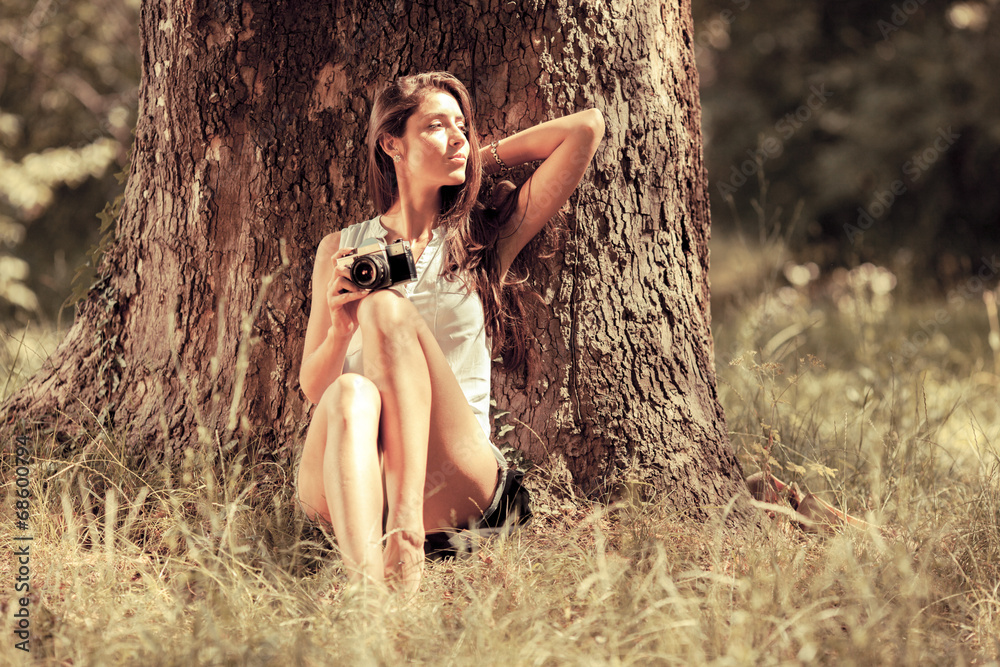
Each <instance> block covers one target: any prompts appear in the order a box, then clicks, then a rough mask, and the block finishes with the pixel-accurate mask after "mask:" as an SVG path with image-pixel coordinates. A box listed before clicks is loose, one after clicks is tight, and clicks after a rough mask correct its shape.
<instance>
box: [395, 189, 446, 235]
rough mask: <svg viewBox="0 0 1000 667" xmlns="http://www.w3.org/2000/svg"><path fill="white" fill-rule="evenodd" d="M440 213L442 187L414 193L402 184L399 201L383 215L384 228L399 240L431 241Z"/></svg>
mask: <svg viewBox="0 0 1000 667" xmlns="http://www.w3.org/2000/svg"><path fill="white" fill-rule="evenodd" d="M440 212H441V188H440V187H436V188H434V189H431V190H424V191H422V192H413V191H411V190H410V189H409V188H406V187H405V186H404V184H402V183H401V184H400V189H399V199H397V200H396V201H395V203H393V205H392V206H390V207H389V210H388V211H386V212H385V213H384V214H383V215H382V221H383V226H384V227H385V228H386V229H388V230H389V231H390V232H392V233H393V234H394V235H395V236H397V237H398V238H401V239H404V240H406V241H409V242H411V243H417V242H420V243H423V242H426V241H429V240H430V237H431V230H432V229H434V227H435V226H436V225H437V222H438V216H439V214H440ZM387 218H388V219H387ZM393 240H395V239H393Z"/></svg>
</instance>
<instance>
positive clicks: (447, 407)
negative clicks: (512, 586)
mask: <svg viewBox="0 0 1000 667" xmlns="http://www.w3.org/2000/svg"><path fill="white" fill-rule="evenodd" d="M603 134H604V121H603V117H602V116H601V113H600V112H599V111H598V110H596V109H590V110H588V111H583V112H580V113H577V114H573V115H571V116H567V117H564V118H559V119H556V120H552V121H548V122H545V123H542V124H540V125H538V126H536V127H533V128H530V129H528V130H525V131H523V132H519V133H517V134H515V135H513V136H511V137H507V138H504V139H502V140H500V141H499V142H497V141H494V142H493V143H492V144H491V145H490V146H488V147H483V148H482V149H481V148H480V147H479V142H478V139H477V136H476V133H475V128H474V124H473V110H472V107H471V103H470V98H469V94H468V91H467V90H466V89H465V87H464V86H463V85H462V84H461V82H459V81H458V79H456V78H455V77H453V76H452V75H450V74H447V73H444V72H431V73H426V74H419V75H414V76H409V77H403V78H402V79H399V80H398V81H396V82H395V83H393V84H390V85H389V86H388V87H387V88H386V89H385V90H384V91H382V93H381V94H380V95H379V96H378V98H377V99H376V102H375V105H374V108H373V109H372V116H371V122H370V126H369V131H368V161H369V170H368V171H369V191H370V193H371V194H372V197H373V199H374V203H375V208H376V210H377V211H378V213H379V215H378V216H377V217H376V218H374V219H372V220H368V221H365V222H361V223H357V224H354V225H351V226H350V227H347V228H346V229H344V230H342V231H340V232H335V233H333V234H330V235H328V236H326V237H325V238H324V239H323V240H322V242H321V243H320V245H319V248H318V250H317V253H316V263H315V267H314V270H313V295H312V308H311V312H310V315H309V324H308V327H307V331H306V340H305V349H304V352H303V360H302V367H301V371H300V376H299V379H300V384H301V386H302V389H303V391H304V392H305V394H306V397H307V398H308V399H309V400H310V401H312V402H313V403H315V404H316V409H315V412H314V414H313V419H312V423H311V424H310V426H309V432H308V435H307V437H306V443H305V447H304V449H303V453H302V460H301V463H300V467H299V476H298V497H299V502H300V503H301V505H302V507H303V509H304V510H305V511H306V513H307V514H308V516H309V517H310V518H317V517H318V518H321V519H322V520H325V521H327V522H329V523H331V524H332V525H333V530H334V534H335V536H336V538H337V542H338V544H339V546H340V549H341V553H342V554H343V558H344V563H345V566H346V567H347V568H348V571H349V572H351V573H352V575H353V578H355V579H365V578H366V579H368V580H370V581H372V582H375V583H379V584H381V583H382V582H385V581H387V582H388V583H389V585H391V586H392V587H394V588H402V589H405V590H406V591H410V592H412V591H416V590H417V588H418V587H419V583H420V577H421V575H422V572H423V560H424V550H423V544H424V539H425V535H427V534H430V533H437V532H439V531H444V530H448V529H453V528H455V527H462V526H464V525H466V524H467V522H468V521H469V520H470V519H476V518H479V517H483V516H484V513H485V514H489V513H490V512H491V511H493V510H495V509H496V506H497V503H498V502H499V500H500V498H499V496H500V495H502V492H503V487H504V484H503V482H504V478H505V474H506V468H507V467H506V462H505V461H504V459H503V456H502V455H501V454H500V452H499V450H497V449H496V447H495V446H494V445H493V444H492V443H491V442H490V440H489V433H490V424H489V417H488V414H489V379H490V369H489V365H490V359H491V358H492V356H493V354H492V352H494V351H495V349H500V350H503V351H506V352H507V353H508V354H507V356H508V358H514V359H516V360H518V361H523V359H524V356H525V351H526V348H527V342H526V341H527V339H526V337H525V336H524V335H523V329H522V331H521V332H520V333H519V332H518V331H517V327H516V325H517V324H518V323H517V322H512V321H510V318H511V315H510V311H511V308H510V307H508V306H513V310H514V311H515V314H516V311H517V310H518V309H519V301H518V300H517V299H516V298H515V299H513V300H512V299H511V298H510V287H509V286H507V285H505V282H504V277H505V276H506V274H507V272H508V270H509V269H510V267H511V265H512V263H514V262H515V258H517V256H518V253H519V252H520V251H521V249H522V248H523V247H524V246H525V245H526V244H527V243H528V242H529V241H530V240H531V239H532V238H533V237H534V236H535V235H536V234H537V233H538V232H539V231H540V230H541V229H542V228H543V227H544V226H545V225H546V223H547V222H548V221H549V220H550V219H551V218H552V217H553V216H554V215H555V214H556V213H557V212H558V211H559V209H560V208H561V207H562V205H563V204H564V203H565V202H566V200H567V199H568V197H569V196H570V194H571V193H572V192H573V190H574V189H575V188H576V186H577V184H578V183H579V182H580V179H581V177H582V176H583V174H584V172H585V171H586V169H587V166H588V164H589V163H590V160H591V159H592V158H593V155H594V153H595V152H596V150H597V145H598V144H599V142H600V140H601V138H602V137H603ZM534 160H544V162H542V164H541V165H540V166H539V167H538V168H537V169H536V170H535V172H534V173H533V174H532V175H531V177H530V178H529V179H528V181H527V182H526V183H525V184H524V185H522V186H521V187H520V188H518V189H516V190H513V192H512V193H511V194H510V197H509V200H508V205H507V206H500V207H498V208H499V210H484V209H483V207H482V206H481V205H478V204H477V198H478V195H479V186H480V180H481V174H482V172H483V170H485V171H486V173H490V174H491V173H495V172H496V171H498V170H501V169H505V168H507V166H508V165H509V166H515V165H519V164H523V163H526V162H531V161H534ZM372 237H374V238H378V239H379V240H381V241H383V242H385V243H391V242H393V241H395V240H397V239H404V240H406V241H409V242H410V244H411V248H412V252H413V258H414V261H415V263H416V268H417V279H416V281H413V282H409V283H402V284H400V285H397V286H394V287H392V288H389V289H380V290H374V291H365V290H362V289H359V288H358V287H357V286H356V285H355V284H354V283H352V282H351V281H350V280H349V272H348V269H347V268H346V267H340V268H338V267H337V266H336V265H337V260H338V259H339V258H341V257H343V256H345V255H347V254H348V253H350V252H351V250H352V249H353V248H354V247H356V246H357V245H360V244H361V242H362V241H363V240H365V239H368V238H372ZM523 261H524V258H521V259H520V260H519V263H520V262H523ZM501 288H505V289H501ZM484 315H485V316H484ZM521 324H522V327H523V322H522V323H521ZM490 339H492V341H491V340H490ZM362 341H364V344H363V345H362ZM491 343H492V345H493V348H495V349H494V350H491V349H490V345H491ZM383 514H385V516H384V517H383ZM383 519H384V520H385V524H384V530H385V537H384V539H383Z"/></svg>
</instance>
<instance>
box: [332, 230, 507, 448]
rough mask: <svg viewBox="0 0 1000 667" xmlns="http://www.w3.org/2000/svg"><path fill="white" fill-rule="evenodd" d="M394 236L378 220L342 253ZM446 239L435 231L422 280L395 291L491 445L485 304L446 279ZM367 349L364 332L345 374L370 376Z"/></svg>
mask: <svg viewBox="0 0 1000 667" xmlns="http://www.w3.org/2000/svg"><path fill="white" fill-rule="evenodd" d="M388 233H389V232H388V230H387V229H386V228H385V227H383V226H382V222H381V216H378V217H376V218H372V219H371V220H366V221H364V222H359V223H356V224H353V225H351V226H350V227H347V228H346V229H344V230H342V231H341V232H340V247H341V248H356V247H358V246H360V245H361V242H362V241H364V240H365V239H369V238H372V239H379V240H381V241H383V242H384V241H385V238H386V236H387V235H388ZM444 238H445V230H444V229H443V228H440V227H438V228H435V229H433V230H431V240H430V241H429V242H428V243H427V247H425V248H424V251H423V252H422V253H420V257H419V258H418V259H417V262H416V267H417V279H416V280H414V281H410V282H408V283H402V284H400V285H396V286H395V287H391V288H389V289H392V290H395V291H396V292H397V293H398V294H400V295H402V296H404V297H406V298H407V299H409V300H410V302H411V303H412V304H413V305H414V306H416V308H417V311H418V312H419V313H420V314H421V315H422V316H423V318H424V321H425V322H427V326H428V327H430V330H431V332H432V333H433V334H434V338H435V339H437V342H438V345H440V346H441V351H442V352H444V357H445V359H447V361H448V365H449V366H451V370H452V372H453V373H454V374H455V378H456V379H457V380H458V384H459V386H461V387H462V392H463V393H464V394H465V398H466V399H467V400H468V401H469V405H470V406H471V407H472V411H473V412H474V413H475V415H476V419H478V420H479V423H480V425H482V427H483V431H485V433H486V437H487V439H489V437H490V433H491V431H492V429H491V428H490V416H489V415H490V339H489V337H488V336H487V335H486V326H485V319H484V316H483V304H482V301H480V299H479V295H478V294H477V293H476V291H475V290H472V289H466V288H465V286H464V285H463V284H462V282H460V281H459V280H456V281H454V282H452V281H449V280H446V279H444V278H441V277H440V276H441V269H442V266H443V265H444V259H445V248H444V246H445V244H444ZM362 343H363V341H362V336H361V330H360V329H358V330H357V331H356V332H355V333H354V336H353V337H352V338H351V343H350V345H349V346H348V348H347V357H346V359H345V360H344V372H345V373H348V372H350V373H358V374H360V375H364V365H363V363H362V360H361V346H362ZM490 444H491V446H492V448H493V449H494V454H495V455H498V459H499V460H501V461H502V459H503V457H502V455H499V451H498V450H497V449H496V446H495V445H493V444H492V441H491V442H490Z"/></svg>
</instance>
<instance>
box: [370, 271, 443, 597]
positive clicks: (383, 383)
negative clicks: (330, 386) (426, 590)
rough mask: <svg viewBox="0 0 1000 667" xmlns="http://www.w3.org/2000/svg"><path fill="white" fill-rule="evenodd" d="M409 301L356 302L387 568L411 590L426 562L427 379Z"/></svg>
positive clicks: (390, 297)
mask: <svg viewBox="0 0 1000 667" xmlns="http://www.w3.org/2000/svg"><path fill="white" fill-rule="evenodd" d="M409 305H410V304H409V303H408V302H406V301H404V300H403V299H401V298H400V297H399V296H398V295H395V294H393V293H392V292H385V291H383V292H379V293H375V294H371V295H369V296H368V297H366V298H365V299H364V300H363V301H362V302H361V303H360V304H359V305H358V323H359V324H360V325H361V327H362V332H363V334H364V337H365V345H364V350H363V353H362V354H363V359H364V367H365V376H366V377H368V378H370V379H371V380H372V382H374V384H375V386H376V387H378V390H379V393H380V395H381V398H382V411H381V419H380V422H379V442H380V443H381V445H382V452H383V462H384V465H385V492H386V499H387V501H388V508H389V512H388V518H387V522H386V541H385V554H384V561H385V574H386V577H387V578H388V579H389V580H390V585H393V586H394V587H398V588H402V589H404V590H406V591H408V592H413V591H415V590H416V589H417V588H418V587H419V585H420V577H421V574H422V572H423V563H424V550H423V546H424V519H423V501H424V496H423V492H424V481H425V479H426V477H427V446H428V439H429V433H430V412H431V381H430V373H429V372H428V369H427V361H426V360H425V358H424V354H423V351H422V350H421V348H420V341H419V339H418V338H417V333H416V331H417V330H416V326H415V324H416V323H415V322H414V321H413V315H414V313H411V312H410V310H412V309H407V306H409ZM416 317H417V318H419V317H420V316H419V314H417V315H416Z"/></svg>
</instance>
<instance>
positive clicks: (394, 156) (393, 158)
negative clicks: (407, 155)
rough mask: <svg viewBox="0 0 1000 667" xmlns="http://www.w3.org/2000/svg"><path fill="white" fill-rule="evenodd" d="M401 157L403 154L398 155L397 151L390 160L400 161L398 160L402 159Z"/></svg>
mask: <svg viewBox="0 0 1000 667" xmlns="http://www.w3.org/2000/svg"><path fill="white" fill-rule="evenodd" d="M402 159H403V156H402V155H400V154H398V153H397V154H396V155H393V156H392V161H393V162H399V161H400V160H402Z"/></svg>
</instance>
